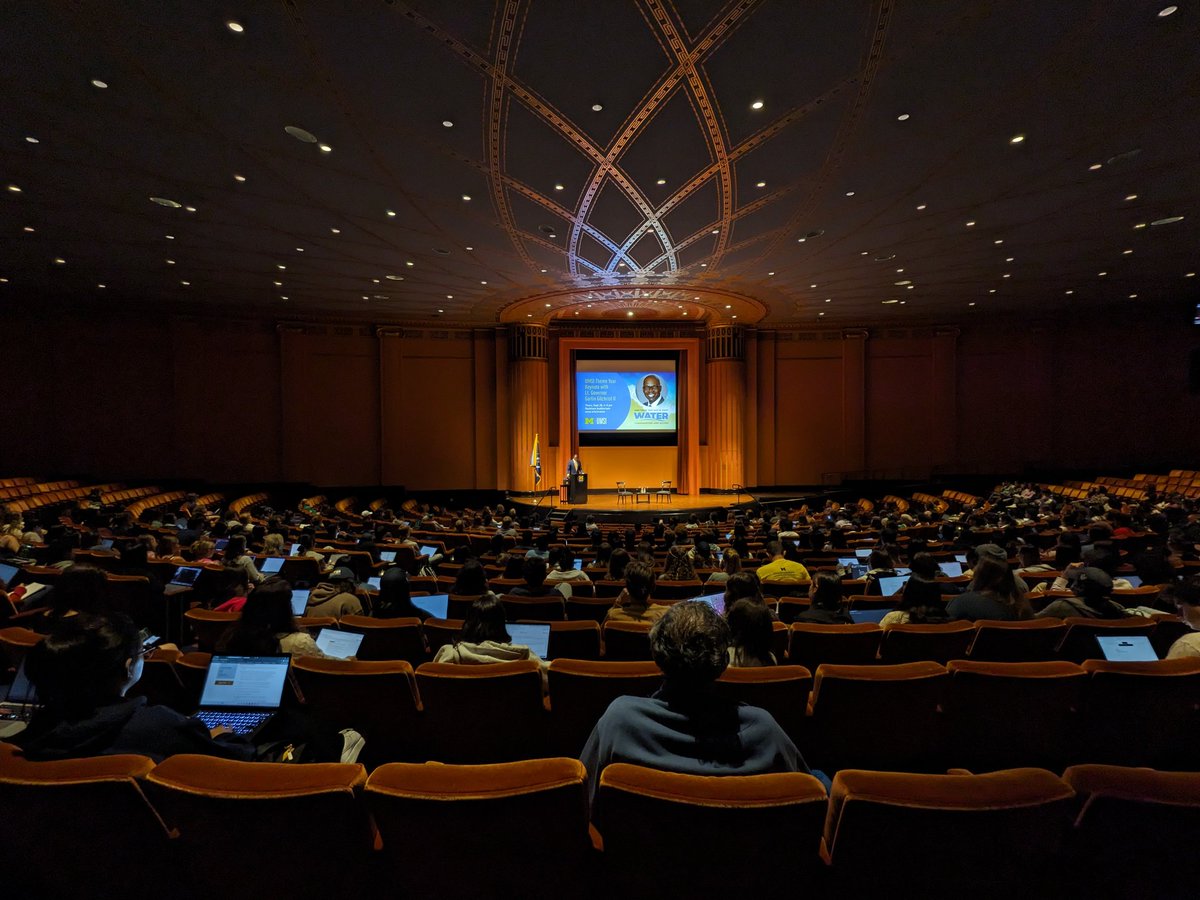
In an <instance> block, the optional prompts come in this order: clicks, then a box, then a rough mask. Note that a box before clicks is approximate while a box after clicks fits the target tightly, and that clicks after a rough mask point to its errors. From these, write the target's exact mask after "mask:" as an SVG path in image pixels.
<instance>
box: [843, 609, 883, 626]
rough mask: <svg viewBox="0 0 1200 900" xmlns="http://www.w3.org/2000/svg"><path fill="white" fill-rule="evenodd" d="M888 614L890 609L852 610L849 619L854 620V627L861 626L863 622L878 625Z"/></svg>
mask: <svg viewBox="0 0 1200 900" xmlns="http://www.w3.org/2000/svg"><path fill="white" fill-rule="evenodd" d="M890 612H891V610H890V609H852V610H850V618H852V619H853V620H854V624H855V625H861V624H862V623H863V622H874V623H875V624H876V625H878V624H879V623H880V622H882V621H883V617H884V616H886V615H887V614H888V613H890Z"/></svg>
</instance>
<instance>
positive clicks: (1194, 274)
mask: <svg viewBox="0 0 1200 900" xmlns="http://www.w3.org/2000/svg"><path fill="white" fill-rule="evenodd" d="M1183 277H1184V278H1195V277H1196V273H1195V272H1188V273H1187V274H1186V275H1184V276H1183Z"/></svg>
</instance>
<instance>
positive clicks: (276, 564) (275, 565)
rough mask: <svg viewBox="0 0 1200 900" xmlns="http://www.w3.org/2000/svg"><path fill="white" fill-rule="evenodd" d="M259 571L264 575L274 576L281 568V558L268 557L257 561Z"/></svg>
mask: <svg viewBox="0 0 1200 900" xmlns="http://www.w3.org/2000/svg"><path fill="white" fill-rule="evenodd" d="M259 564H260V565H259V567H258V569H259V571H260V572H262V573H263V574H264V575H274V574H276V573H277V572H278V571H279V570H280V569H282V568H283V557H282V556H268V557H265V558H264V559H260V560H259Z"/></svg>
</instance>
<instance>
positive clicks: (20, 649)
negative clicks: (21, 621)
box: [0, 625, 43, 669]
mask: <svg viewBox="0 0 1200 900" xmlns="http://www.w3.org/2000/svg"><path fill="white" fill-rule="evenodd" d="M42 638H43V635H40V634H38V633H37V632H36V631H30V630H29V629H28V628H22V627H21V626H19V625H10V626H9V627H7V628H0V654H2V655H3V657H4V662H5V663H6V664H7V665H8V666H9V667H10V668H13V669H19V668H20V667H21V663H22V662H23V661H24V659H25V654H27V653H28V652H29V651H30V650H32V649H33V648H34V647H36V646H37V645H38V644H40V643H41V642H42Z"/></svg>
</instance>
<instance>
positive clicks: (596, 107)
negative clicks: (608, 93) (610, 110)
mask: <svg viewBox="0 0 1200 900" xmlns="http://www.w3.org/2000/svg"><path fill="white" fill-rule="evenodd" d="M603 111H604V104H603V103H593V104H592V112H603Z"/></svg>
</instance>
